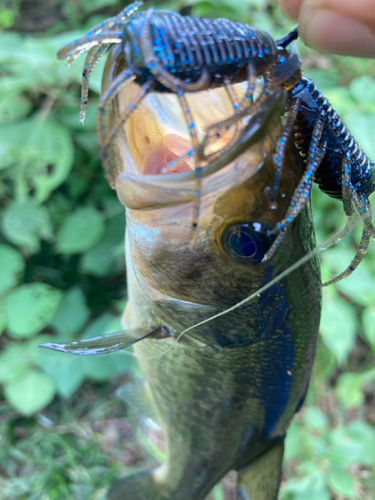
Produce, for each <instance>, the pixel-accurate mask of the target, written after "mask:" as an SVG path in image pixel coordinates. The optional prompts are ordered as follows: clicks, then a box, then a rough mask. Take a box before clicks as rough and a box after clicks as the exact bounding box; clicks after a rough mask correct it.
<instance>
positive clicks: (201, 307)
mask: <svg viewBox="0 0 375 500" xmlns="http://www.w3.org/2000/svg"><path fill="white" fill-rule="evenodd" d="M116 65H117V60H116V52H114V53H112V55H110V58H109V60H108V62H107V67H106V72H105V77H104V80H103V88H104V89H105V88H107V87H108V86H109V85H110V83H111V79H113V78H115V76H116V71H115V69H114V68H116ZM132 85H133V84H132V83H129V85H127V86H125V87H124V88H123V89H122V90H121V92H119V94H118V96H117V97H116V100H115V101H114V103H113V106H112V113H113V116H111V115H109V120H110V121H111V120H114V119H115V118H116V116H117V115H118V114H119V113H121V112H122V111H121V110H122V109H125V108H126V107H127V106H128V103H129V102H131V101H132V96H133V95H134V94H135V92H136V90H135V89H134V88H132ZM194 100H195V101H194ZM219 101H221V106H220V109H223V108H225V106H226V104H225V99H224V98H223V96H222V95H221V94H220V90H215V91H209V92H208V93H207V92H206V93H205V94H203V93H202V94H199V95H198V94H194V95H192V96H191V102H190V108H191V110H192V113H193V114H194V112H195V116H198V115H199V113H200V112H201V114H202V115H205V116H209V115H210V111H211V112H212V113H214V114H215V113H216V112H219V111H215V110H216V109H217V108H218V106H217V103H218V102H219ZM202 107H203V111H202ZM224 111H225V109H224ZM220 112H222V111H220ZM177 115H178V112H177V108H175V107H174V105H173V96H172V97H171V96H168V95H165V94H163V95H160V94H157V93H153V94H149V95H147V98H146V100H145V101H144V102H143V103H142V104H141V105H140V106H139V109H137V111H136V112H135V113H134V114H133V115H132V117H131V119H130V120H129V121H128V122H127V124H126V125H124V126H123V128H122V130H121V131H120V133H119V134H118V136H117V139H116V144H115V147H114V153H113V154H114V156H115V162H116V164H117V166H118V172H119V173H118V176H117V179H116V190H117V194H118V197H119V199H120V200H121V201H122V203H123V204H124V205H125V206H126V214H127V215H126V217H127V234H126V258H127V280H128V297H129V300H128V304H127V308H126V311H125V314H124V327H125V328H129V329H136V328H144V329H147V328H149V329H150V328H151V327H152V328H156V327H157V326H159V325H160V326H161V325H165V326H166V327H167V328H168V330H169V331H170V332H171V336H170V337H168V338H164V339H155V338H146V339H143V340H142V341H141V342H138V343H137V344H135V347H134V351H135V354H136V356H137V358H138V360H139V363H140V366H141V369H142V371H143V374H144V377H145V381H146V382H145V386H144V387H145V391H144V392H145V394H146V397H147V398H148V403H147V404H148V406H149V408H150V411H151V412H152V414H153V415H154V416H155V420H156V421H157V422H158V424H159V425H160V427H161V429H162V432H163V435H164V440H165V453H166V460H165V462H164V463H163V464H162V465H161V466H160V467H159V468H157V469H155V470H153V471H147V472H142V473H137V474H133V475H130V476H128V477H125V478H123V479H121V480H119V481H118V482H116V483H114V485H113V486H112V487H111V489H110V491H109V493H108V498H109V499H110V500H151V499H152V500H177V499H178V500H203V499H204V498H205V497H206V496H207V494H208V493H209V492H210V490H211V489H212V488H213V486H214V485H215V484H216V483H217V482H218V481H220V479H221V478H222V477H223V476H224V475H225V474H226V473H227V472H228V471H230V470H233V469H234V470H237V471H239V487H238V495H239V498H241V499H243V500H249V499H251V500H274V499H276V498H277V494H278V489H279V482H280V477H281V464H282V456H283V443H284V438H285V435H286V431H287V428H288V426H289V424H290V421H291V420H292V418H293V415H294V413H295V412H296V411H298V409H299V408H300V406H301V404H302V403H303V400H304V397H305V394H306V390H307V387H308V382H309V378H310V374H311V369H312V364H313V360H314V354H315V347H316V340H317V335H318V329H319V321H320V310H321V280H320V269H319V264H318V262H317V260H316V259H311V260H310V261H309V262H307V263H305V264H303V265H301V266H300V267H299V268H298V269H297V270H295V271H294V272H292V273H291V274H289V275H288V276H286V277H285V278H284V279H282V280H281V281H279V282H278V283H276V284H274V285H273V286H272V287H271V288H270V289H269V290H267V292H265V293H263V294H260V295H259V297H256V299H255V300H253V301H251V302H250V303H248V304H246V305H244V306H242V307H239V308H237V309H235V310H233V311H231V312H228V313H226V314H223V315H221V316H219V317H217V318H216V319H212V320H210V321H208V322H206V323H203V324H200V323H201V322H202V321H204V320H207V319H209V318H211V317H213V316H215V315H216V314H218V313H221V312H222V311H224V310H226V309H228V308H230V307H231V306H233V305H235V304H237V303H238V302H240V301H241V300H243V299H244V298H246V297H248V296H249V295H250V294H252V293H254V292H256V291H257V290H259V289H260V288H261V287H262V286H263V285H265V284H267V283H269V282H270V281H271V280H272V279H273V278H275V277H276V276H278V275H279V274H280V273H281V272H282V271H284V270H286V269H288V268H289V267H290V266H291V265H292V264H294V263H295V262H296V261H297V260H299V259H300V258H301V257H303V256H304V255H306V254H307V253H309V252H310V251H311V250H312V249H313V247H314V245H315V241H314V231H313V226H312V218H311V211H310V206H309V204H307V205H306V207H305V208H304V209H303V211H302V212H301V214H300V215H299V216H298V217H297V218H296V219H295V220H294V221H293V223H292V225H291V228H290V230H289V231H288V232H287V233H286V235H285V237H284V239H283V241H282V243H281V244H280V246H279V248H278V249H277V251H276V252H275V254H274V255H273V256H272V258H270V259H269V260H268V261H266V262H264V263H262V262H261V257H259V256H258V257H257V256H256V255H255V257H254V256H253V258H248V257H246V256H245V257H244V256H243V255H242V254H243V253H244V248H247V247H246V245H247V244H248V243H249V242H248V240H246V237H248V238H249V239H250V240H249V241H250V242H252V243H251V244H253V245H254V248H255V250H254V254H256V252H257V251H258V250H259V251H260V253H261V255H263V254H264V253H265V251H266V250H267V248H268V247H269V246H270V245H271V243H272V241H270V242H268V241H267V236H264V238H263V239H262V238H261V237H259V238H258V239H257V235H258V236H259V235H260V234H262V231H263V234H265V235H267V231H266V228H269V227H270V228H272V227H274V226H275V224H276V222H277V221H279V220H280V219H281V218H282V217H283V216H284V214H285V212H286V210H287V209H288V204H289V202H290V199H291V197H292V195H293V192H294V190H295V187H296V185H297V184H298V181H299V179H300V178H301V175H302V173H303V166H302V165H301V162H300V160H299V156H298V153H297V151H296V149H295V147H294V145H293V144H292V143H290V144H289V145H288V147H287V152H286V159H285V165H284V168H283V172H282V177H281V179H280V189H279V191H278V194H277V199H276V203H275V204H274V205H273V206H271V207H270V203H269V198H268V197H267V193H268V192H269V190H270V186H272V183H273V177H274V170H275V167H274V162H273V158H272V155H273V152H274V148H275V145H276V142H277V139H278V137H279V136H280V133H281V131H282V125H281V123H280V122H278V123H277V124H276V125H275V127H274V128H273V130H272V131H271V132H270V133H269V134H267V136H265V137H264V138H263V139H262V140H261V141H259V142H258V143H257V144H255V145H254V146H252V147H251V148H250V149H249V150H248V151H246V152H245V153H243V154H241V155H239V156H238V158H237V159H236V160H235V161H234V162H232V163H230V164H229V165H228V166H227V167H225V168H224V169H222V170H220V171H219V172H217V173H216V174H214V175H213V176H211V177H210V178H208V179H207V183H206V184H207V185H205V184H204V183H203V187H202V191H203V193H206V194H203V195H202V199H201V207H200V216H199V225H198V229H197V232H196V237H195V240H194V242H193V243H192V242H191V238H190V235H191V224H190V222H191V211H192V202H191V201H190V202H187V203H181V200H180V201H179V202H178V203H176V204H173V203H171V204H170V205H169V204H165V206H161V207H157V208H155V207H153V206H151V208H150V207H148V200H147V190H137V183H139V185H140V186H141V185H143V184H144V183H145V182H146V184H147V175H148V172H150V171H151V173H152V174H155V172H157V171H158V165H159V164H160V165H161V164H164V163H163V162H164V159H165V157H166V156H168V154H170V153H171V152H173V151H175V152H177V153H178V152H179V151H178V150H179V148H181V147H183V144H184V140H187V139H186V137H184V135H183V133H182V132H181V135H179V134H180V131H179V120H178V117H177ZM176 117H177V118H176ZM218 118H219V117H218V116H214V117H213V119H212V117H211V120H213V121H215V120H216V121H217V120H218ZM202 119H203V118H202ZM174 120H176V121H174ZM198 121H199V120H198ZM130 152H132V155H130ZM130 156H131V157H130ZM160 156H163V158H164V159H163V161H162V162H161V163H160V160H157V159H158V158H160ZM158 162H159V163H158ZM136 167H137V168H136ZM181 168H182V171H184V169H188V168H189V167H188V166H186V165H185V166H183V167H181ZM136 171H138V176H136V175H135V172H136ZM158 173H159V174H160V179H161V181H160V182H162V177H163V175H162V174H163V173H162V172H160V170H159V172H158ZM134 186H136V187H134ZM166 188H167V186H166ZM149 194H150V197H151V198H152V189H151V187H150V191H149ZM137 204H138V205H137ZM137 206H139V207H140V208H138V209H134V208H133V207H137ZM246 231H247V232H246ZM228 241H229V244H228ZM228 245H229V246H228ZM262 246H265V247H266V248H262ZM245 253H246V252H245ZM195 324H198V326H197V327H195V328H193V329H191V330H189V331H187V332H186V333H185V334H183V335H182V336H181V338H179V339H178V341H176V338H177V337H178V336H179V335H180V334H181V333H182V332H183V331H184V330H185V329H188V328H190V327H192V326H193V325H195Z"/></svg>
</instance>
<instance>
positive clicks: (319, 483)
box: [281, 470, 330, 500]
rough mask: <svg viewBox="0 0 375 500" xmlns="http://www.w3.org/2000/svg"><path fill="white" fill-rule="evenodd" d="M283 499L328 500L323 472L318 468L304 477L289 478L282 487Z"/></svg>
mask: <svg viewBox="0 0 375 500" xmlns="http://www.w3.org/2000/svg"><path fill="white" fill-rule="evenodd" d="M281 498H282V499H283V500H289V499H290V500H330V495H329V493H328V490H327V488H326V486H325V482H324V477H323V473H322V472H320V471H319V470H316V472H314V473H311V474H309V475H307V476H305V477H302V478H298V479H290V480H289V481H288V482H287V483H286V485H285V486H284V487H283V488H282V495H281Z"/></svg>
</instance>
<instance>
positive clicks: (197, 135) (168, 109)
mask: <svg viewBox="0 0 375 500" xmlns="http://www.w3.org/2000/svg"><path fill="white" fill-rule="evenodd" d="M138 91H139V86H138V85H137V84H136V83H134V82H129V83H128V84H127V85H126V86H125V87H124V89H123V91H122V92H121V94H120V96H119V99H118V103H117V106H118V113H119V115H120V116H121V114H123V113H124V112H125V111H126V110H127V109H129V106H131V105H132V102H133V101H134V100H135V99H136V95H137V93H138ZM245 92H246V84H245V83H242V84H241V83H240V84H235V85H233V86H231V94H232V95H231V96H230V95H229V94H228V91H227V90H226V89H224V88H216V89H212V90H207V91H202V92H197V93H191V94H185V97H184V102H183V103H181V102H180V101H179V99H178V97H177V95H176V94H172V93H155V92H150V93H149V94H147V95H146V96H145V98H144V99H143V100H142V102H141V103H140V104H139V105H138V106H137V109H136V110H135V111H134V112H133V113H132V115H131V116H130V117H129V119H128V120H127V121H126V122H125V123H124V124H123V125H122V126H121V130H119V132H118V133H119V135H120V136H121V137H122V141H123V147H124V148H126V149H127V150H128V151H129V153H130V156H129V157H127V158H126V161H125V162H124V166H123V168H124V170H126V171H128V172H129V171H130V170H132V171H133V173H136V172H137V173H138V174H139V175H170V174H178V173H181V172H188V171H193V170H196V169H197V168H199V167H201V168H203V169H204V168H205V167H206V166H207V165H208V164H209V163H210V160H211V159H213V158H214V157H215V156H218V155H219V154H220V153H221V152H223V151H224V150H225V149H226V148H227V147H228V146H229V145H230V144H231V143H232V142H233V141H234V140H235V138H236V136H237V135H239V134H240V133H241V130H243V128H244V126H245V125H246V123H247V121H248V116H243V117H240V118H239V119H238V120H237V121H236V120H235V119H233V123H230V124H228V125H222V124H223V123H224V122H225V121H226V120H228V119H229V118H230V117H233V116H234V114H235V109H234V107H235V106H237V107H238V104H234V103H236V102H240V101H241V100H242V99H243V97H244V95H245ZM131 163H133V165H131Z"/></svg>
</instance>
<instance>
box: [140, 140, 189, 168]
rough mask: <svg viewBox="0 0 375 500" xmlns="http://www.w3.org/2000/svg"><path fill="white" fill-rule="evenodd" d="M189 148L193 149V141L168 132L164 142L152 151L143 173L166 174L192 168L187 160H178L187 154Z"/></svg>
mask: <svg viewBox="0 0 375 500" xmlns="http://www.w3.org/2000/svg"><path fill="white" fill-rule="evenodd" d="M189 149H191V143H190V142H189V141H188V140H186V139H184V138H183V137H180V136H178V135H177V134H167V135H166V136H165V137H164V143H163V144H162V145H161V146H158V147H157V148H153V149H152V150H151V151H150V154H149V155H148V158H147V162H146V166H145V168H144V171H143V174H144V175H166V174H177V173H179V172H187V171H189V170H192V167H191V166H190V165H189V163H188V162H187V161H181V162H178V161H177V160H178V159H179V158H180V157H182V156H185V155H186V153H187V152H188V151H189ZM171 162H173V163H175V165H173V164H171Z"/></svg>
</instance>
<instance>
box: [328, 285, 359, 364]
mask: <svg viewBox="0 0 375 500" xmlns="http://www.w3.org/2000/svg"><path fill="white" fill-rule="evenodd" d="M344 281H345V280H344ZM328 299H329V298H328V297H327V300H324V301H323V309H322V319H321V335H322V338H323V342H324V343H325V345H326V346H327V347H328V349H330V351H331V352H332V353H333V354H334V355H335V356H336V359H337V360H338V362H339V363H343V362H344V361H345V360H346V359H347V357H348V354H349V352H350V351H351V349H352V348H353V346H354V340H355V330H356V316H355V312H354V311H353V309H352V308H351V307H350V305H349V304H348V303H345V302H344V301H342V300H340V299H338V298H336V299H335V300H332V299H330V300H328Z"/></svg>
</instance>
